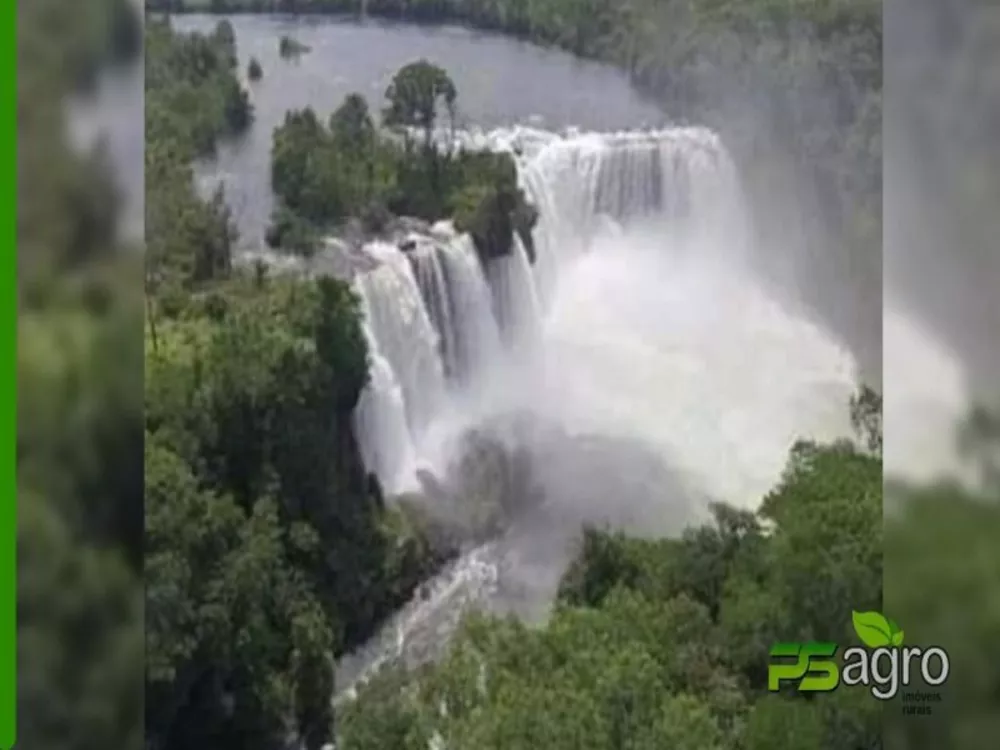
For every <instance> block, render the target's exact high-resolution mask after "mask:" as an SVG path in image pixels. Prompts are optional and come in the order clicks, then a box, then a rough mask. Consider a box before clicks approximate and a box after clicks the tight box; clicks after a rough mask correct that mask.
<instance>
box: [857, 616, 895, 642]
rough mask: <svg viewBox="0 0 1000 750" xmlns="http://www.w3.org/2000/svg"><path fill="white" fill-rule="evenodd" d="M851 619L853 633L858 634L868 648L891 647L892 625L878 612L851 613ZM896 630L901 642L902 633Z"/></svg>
mask: <svg viewBox="0 0 1000 750" xmlns="http://www.w3.org/2000/svg"><path fill="white" fill-rule="evenodd" d="M851 619H852V620H853V622H854V631H855V632H856V633H857V634H858V638H860V639H861V642H862V643H864V644H865V645H866V646H868V647H869V648H881V647H882V646H891V645H892V639H893V628H892V625H890V624H889V621H888V620H887V619H885V617H883V616H882V615H881V614H879V613H878V612H851ZM896 630H897V632H898V633H899V634H900V640H902V631H901V630H899V629H898V628H897V629H896Z"/></svg>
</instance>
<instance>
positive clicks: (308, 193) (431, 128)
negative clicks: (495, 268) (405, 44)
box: [268, 60, 537, 258]
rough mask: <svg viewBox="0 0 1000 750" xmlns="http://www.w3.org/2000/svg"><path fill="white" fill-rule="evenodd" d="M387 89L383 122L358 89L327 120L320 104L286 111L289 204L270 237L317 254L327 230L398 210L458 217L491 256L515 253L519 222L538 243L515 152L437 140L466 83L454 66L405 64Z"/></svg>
mask: <svg viewBox="0 0 1000 750" xmlns="http://www.w3.org/2000/svg"><path fill="white" fill-rule="evenodd" d="M385 97H386V102H387V104H386V106H385V109H384V111H383V113H382V126H383V127H382V128H379V127H378V126H377V124H376V122H375V119H374V117H373V115H372V113H371V110H370V108H369V105H368V102H367V101H366V100H365V98H364V97H363V96H362V95H361V94H357V93H355V94H350V95H348V96H347V97H346V98H345V99H344V101H343V102H342V103H341V105H340V106H339V107H338V108H337V109H336V110H335V111H334V112H333V114H332V115H331V116H330V118H329V121H328V123H326V124H324V123H322V122H321V121H320V119H319V118H318V117H317V115H316V113H315V112H314V111H313V110H312V109H305V110H302V111H296V112H289V113H288V114H287V115H286V116H285V122H284V124H283V125H282V126H280V127H279V128H277V129H276V130H275V133H274V146H273V149H272V161H271V185H272V188H273V189H274V192H275V195H277V196H278V198H279V200H280V204H279V206H278V208H277V209H276V212H275V216H274V217H273V223H272V227H271V229H270V231H269V232H268V241H269V243H270V244H271V245H272V246H275V247H284V248H286V249H288V250H291V251H293V252H307V253H308V252H311V250H312V249H314V238H315V237H316V236H317V235H318V233H319V232H320V231H322V230H324V229H330V228H332V227H336V226H337V225H339V224H342V223H344V222H345V221H347V220H348V219H351V218H360V219H361V220H362V222H363V224H364V225H365V227H366V228H367V229H368V230H369V231H377V230H378V229H380V228H382V226H383V225H384V224H385V223H386V222H387V221H388V219H389V217H390V216H393V215H394V216H409V217H416V218H420V219H425V220H427V221H437V220H440V219H447V218H455V220H456V226H457V227H458V228H459V229H460V230H461V231H468V232H470V234H472V236H473V238H474V240H475V243H476V247H477V248H478V249H479V251H480V253H481V255H482V256H483V257H484V258H490V257H497V256H501V255H506V254H508V253H510V251H511V248H512V243H513V240H514V232H515V231H517V232H518V233H519V234H520V235H521V237H522V238H523V239H524V240H525V241H526V244H528V245H529V246H530V236H531V235H530V230H531V227H532V226H533V225H534V222H535V220H536V218H537V215H536V212H535V209H534V208H533V207H532V206H530V204H528V202H527V200H526V198H525V196H524V193H523V192H522V191H521V190H520V188H519V187H518V185H517V170H516V167H515V165H514V161H513V157H512V156H510V155H509V154H500V153H488V152H480V151H466V150H464V149H457V150H455V149H453V148H450V147H448V146H447V145H442V144H441V142H440V140H439V139H435V132H436V128H437V127H438V118H439V110H440V109H441V108H442V107H443V108H444V109H445V110H446V111H447V113H448V115H449V121H450V123H453V120H454V111H455V106H456V101H457V97H458V92H457V91H456V89H455V85H454V83H453V82H452V80H451V78H450V77H449V76H448V74H447V72H446V71H444V70H443V69H441V68H439V67H438V66H436V65H432V64H431V63H429V62H427V61H426V60H417V61H415V62H413V63H410V64H409V65H406V66H404V67H403V68H401V69H400V70H399V71H398V72H397V73H396V75H395V76H394V77H393V80H392V82H391V83H390V84H389V87H388V88H387V90H386V92H385Z"/></svg>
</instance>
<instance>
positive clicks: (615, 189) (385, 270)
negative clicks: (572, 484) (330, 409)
mask: <svg viewBox="0 0 1000 750" xmlns="http://www.w3.org/2000/svg"><path fill="white" fill-rule="evenodd" d="M460 140H461V145H462V146H463V147H465V148H489V149H495V150H504V151H508V152H510V153H512V154H513V155H514V158H515V161H516V163H517V167H518V177H519V181H520V184H521V186H522V188H523V189H524V190H525V192H526V194H527V196H528V198H529V200H530V201H531V202H532V203H534V204H535V205H536V206H537V207H538V209H539V214H540V218H539V221H538V224H537V225H536V227H535V230H534V236H533V239H534V242H535V246H536V263H535V265H534V266H532V265H531V263H530V262H529V260H528V256H527V252H526V249H525V247H524V246H523V244H522V242H521V241H520V238H517V239H516V241H515V243H514V248H513V251H512V253H511V254H510V255H509V256H507V257H503V258H497V259H493V260H490V261H489V262H487V263H486V264H485V267H484V264H483V263H481V262H480V260H479V258H478V257H477V255H476V252H475V249H474V248H473V246H472V242H471V239H470V238H469V237H468V236H462V235H458V234H456V233H455V231H454V229H453V228H451V227H450V225H447V224H443V225H439V226H436V227H434V228H433V229H430V230H426V231H414V232H411V233H410V234H409V235H408V236H406V237H405V238H403V239H402V240H401V241H399V242H398V243H397V244H393V243H389V242H376V243H372V244H370V245H369V246H367V247H366V248H365V251H366V253H367V254H368V255H369V256H370V257H372V258H373V259H375V260H376V261H377V267H376V268H375V269H374V270H371V271H368V272H366V273H363V274H361V275H360V276H359V277H358V279H357V281H356V285H357V287H358V289H359V292H360V294H361V297H362V299H363V300H364V311H365V318H366V326H367V330H366V334H367V335H368V337H369V343H370V348H371V350H372V379H371V380H372V382H371V384H370V385H369V387H368V389H367V392H366V394H365V395H364V397H363V398H362V401H361V404H360V405H359V416H358V419H357V425H358V432H359V442H360V443H361V445H362V450H363V452H364V455H365V456H366V457H367V458H366V461H368V462H369V468H370V469H371V470H372V471H375V473H376V474H378V476H379V477H380V479H381V480H382V482H383V484H384V485H385V486H386V487H387V489H388V490H389V491H390V492H392V491H393V490H394V489H401V488H404V487H406V488H413V487H415V486H417V483H416V479H415V472H416V471H417V469H418V468H419V466H418V465H419V464H421V463H422V464H424V465H428V466H429V467H430V468H441V467H440V466H438V464H440V463H441V462H442V451H444V452H447V450H448V448H447V444H448V440H449V437H453V436H454V434H455V433H456V432H457V431H458V430H459V429H460V428H461V427H463V426H468V425H469V424H470V422H474V421H475V420H476V419H481V418H483V417H484V416H487V415H486V414H484V409H486V407H484V406H483V404H486V403H487V402H488V403H489V404H490V405H491V406H490V408H493V409H496V408H499V407H498V406H497V405H498V404H504V405H506V406H508V407H509V406H510V405H511V404H517V405H518V406H519V407H520V408H527V409H529V410H537V404H536V403H535V401H537V399H538V398H539V396H540V395H541V394H544V393H545V392H546V391H547V390H548V389H554V393H553V397H552V398H551V399H549V400H548V402H547V404H546V406H547V407H552V408H558V409H562V410H563V412H565V411H567V410H568V411H569V412H571V413H570V414H569V415H568V416H569V417H571V420H570V421H572V422H574V423H578V424H579V425H580V429H598V430H603V429H609V428H614V429H616V430H623V431H627V430H628V427H627V425H623V422H625V421H627V420H628V419H633V418H636V417H638V416H639V415H641V416H643V418H644V420H645V423H648V428H649V434H648V435H646V436H644V437H645V438H646V439H649V440H652V441H653V442H655V443H662V444H663V445H664V446H665V447H667V448H669V449H670V451H672V452H673V453H675V454H680V456H679V457H678V456H677V455H674V456H672V460H677V461H678V462H679V463H680V464H681V465H687V468H689V469H690V470H691V471H693V472H695V473H699V472H706V471H707V472H709V473H713V472H712V471H711V470H712V459H711V457H710V455H709V454H708V453H704V455H700V456H697V459H696V460H694V463H692V459H693V458H694V455H693V453H692V450H691V449H690V448H685V447H684V443H685V441H689V440H690V436H684V435H682V434H681V432H680V431H677V430H673V428H671V427H668V426H657V425H654V424H653V423H652V422H649V420H650V418H653V419H655V418H658V417H659V416H662V415H663V414H671V415H673V416H674V417H676V418H681V419H683V420H684V423H685V424H687V425H688V426H689V427H690V426H691V425H692V424H693V423H692V422H691V420H692V419H694V418H697V415H698V414H701V415H702V416H706V417H707V415H710V414H713V413H715V414H716V417H715V418H714V419H716V420H723V422H722V423H719V422H716V423H715V424H714V426H713V424H712V421H711V420H709V421H708V422H706V423H705V424H704V425H701V424H699V426H698V430H699V431H700V432H704V435H699V438H698V442H699V443H700V444H701V445H702V446H703V448H701V449H700V450H702V451H706V452H707V451H713V450H714V451H720V450H721V451H724V453H723V455H725V454H727V453H730V452H731V453H733V456H734V458H733V459H732V462H733V467H734V468H738V471H737V472H736V473H735V474H734V475H733V476H731V477H730V478H729V479H728V480H727V481H722V480H721V479H719V478H717V477H716V478H709V479H708V480H707V481H708V483H709V484H710V485H712V488H713V489H719V488H723V489H725V491H726V492H727V493H729V494H737V493H738V492H739V490H738V488H740V487H746V486H747V485H746V482H745V479H746V477H745V476H742V475H745V474H746V473H747V472H751V473H759V474H760V479H759V482H755V483H754V484H753V486H754V487H755V488H756V487H757V486H761V487H765V484H766V482H765V479H764V477H765V476H766V477H771V476H772V475H773V474H774V473H775V471H777V470H779V469H780V465H781V463H782V462H783V461H784V455H785V450H786V448H787V443H788V441H791V440H794V439H795V437H797V435H798V433H797V431H798V432H806V433H808V434H813V433H814V432H815V431H816V430H820V431H821V432H822V431H823V429H825V428H824V425H828V424H830V423H831V420H832V422H833V423H836V430H837V431H839V430H841V429H842V427H843V423H844V420H837V419H834V418H833V417H831V414H832V413H834V412H836V411H837V410H841V409H842V408H843V404H842V403H841V401H843V400H844V399H846V395H843V394H841V396H838V399H837V400H833V399H832V398H829V397H827V396H823V395H821V396H820V397H818V398H817V397H816V394H817V392H819V391H823V390H824V389H826V390H827V391H829V392H831V393H832V392H838V393H840V392H841V391H846V392H847V393H849V391H850V388H851V385H852V378H853V373H852V370H853V361H852V360H851V358H850V357H849V356H848V355H847V354H846V353H845V352H844V351H843V349H842V348H841V347H840V346H839V345H837V344H834V343H833V342H832V341H831V340H830V338H829V337H828V336H827V335H826V334H825V333H823V332H821V331H819V330H818V329H816V328H815V327H814V326H811V325H810V324H808V323H807V322H805V321H803V320H800V319H798V318H796V317H794V316H791V315H788V314H787V313H785V312H784V311H783V310H782V309H781V308H780V306H778V305H777V303H775V302H774V301H773V300H772V299H771V298H770V296H769V295H768V294H767V292H766V290H764V289H763V288H762V287H761V286H760V285H759V284H757V283H755V282H751V281H750V276H751V274H750V272H749V271H748V270H747V268H746V267H745V264H746V263H747V259H748V255H749V254H748V253H746V252H745V251H746V249H747V246H748V244H749V242H750V237H751V236H752V233H751V232H750V231H749V228H748V224H747V219H746V216H745V215H744V208H743V200H742V195H741V192H740V184H739V179H738V175H737V173H736V169H735V167H734V165H733V164H732V161H731V159H730V157H729V155H728V153H727V152H726V149H725V147H724V145H723V144H722V142H721V141H720V139H719V138H718V136H717V135H716V134H715V133H713V132H711V131H709V130H707V129H705V128H697V127H683V128H667V129H662V130H653V131H644V132H621V133H604V134H601V133H577V132H569V133H564V134H558V133H551V132H547V131H543V130H539V129H535V128H525V127H517V128H509V129H500V130H495V131H491V132H467V133H463V134H460ZM591 277H593V278H591ZM656 279H660V281H657V280H656ZM695 294H701V295H703V297H701V298H697V297H696V296H694V295H695ZM609 295H610V296H609ZM713 297H715V298H717V300H716V301H715V302H714V304H711V305H710V304H709V302H710V300H712V299H713ZM732 305H736V306H742V310H740V309H736V308H731V307H730V306H732ZM744 313H745V314H744ZM592 314H597V315H599V316H600V317H601V319H600V320H599V319H597V318H595V319H593V320H590V318H591V316H592ZM609 316H610V317H609ZM727 316H732V317H727ZM668 318H669V319H668ZM588 320H590V322H586V321H588ZM720 325H721V327H717V326H720ZM608 326H610V328H608ZM727 326H729V327H731V329H732V330H730V329H729V328H727ZM694 331H698V334H697V335H698V336H701V337H708V338H703V339H702V340H698V341H695V340H693V339H692V336H694V335H695V334H694V333H693V332H694ZM602 336H610V337H611V338H610V339H608V340H607V341H606V342H605V343H606V347H605V348H604V349H603V351H601V347H602V346H603V345H602V344H599V343H598V342H599V341H600V337H602ZM580 337H582V338H580ZM628 342H633V343H632V344H629V343H628ZM626 344H627V345H629V346H633V345H634V346H635V347H637V348H636V349H634V350H632V351H631V353H630V352H628V351H625V350H623V349H622V348H621V347H622V346H624V345H626ZM762 345H763V346H764V347H770V351H768V350H767V349H766V348H765V349H762V348H761V346H762ZM650 347H652V348H650ZM736 352H739V353H740V355H739V356H742V357H750V356H754V355H753V354H752V353H754V352H756V353H757V355H758V356H760V355H763V357H764V359H763V361H766V362H767V365H768V367H770V368H771V369H770V370H769V371H768V374H767V375H766V376H763V375H762V376H761V379H756V378H753V377H750V376H749V375H747V376H744V377H743V381H742V382H737V381H733V382H730V379H731V378H732V376H727V375H724V374H723V373H721V372H720V371H719V368H722V367H737V368H739V367H740V366H741V364H740V363H738V362H736V361H732V360H733V358H734V353H736ZM653 355H655V356H653ZM623 356H624V357H626V358H631V359H628V361H624V360H619V358H620V357H623ZM578 357H579V358H580V359H579V361H578V362H576V360H577V358H578ZM803 357H805V358H806V360H808V362H805V363H804V364H801V365H799V366H797V367H793V368H792V369H791V370H788V369H787V368H789V366H790V365H789V363H790V362H792V361H794V360H795V359H797V358H803ZM572 362H576V367H577V368H578V369H579V372H578V373H574V376H575V377H574V379H573V380H572V381H571V382H568V383H567V382H565V378H566V375H567V373H566V371H565V366H566V365H567V363H572ZM612 366H621V367H623V368H625V369H624V370H623V371H622V372H620V373H612V372H611V371H610V370H608V371H607V372H606V373H605V370H607V369H608V368H610V367H612ZM515 367H520V369H519V370H517V371H516V372H515V370H513V369H511V368H515ZM647 368H653V369H652V370H648V369H647ZM817 368H818V369H817ZM699 370H700V371H701V374H700V375H699V379H698V380H697V382H692V383H686V382H685V381H684V378H686V377H691V376H693V373H694V372H696V371H699ZM782 370H787V371H784V372H781V373H780V375H779V374H778V373H779V371H782ZM601 373H605V374H604V377H607V378H608V380H607V381H606V382H603V383H598V382H597V381H596V380H595V378H596V377H598V374H601ZM647 373H648V375H647ZM685 373H687V374H685ZM752 374H753V373H750V375H752ZM654 375H655V377H660V378H662V379H663V380H664V382H673V381H676V382H675V386H674V387H675V388H679V389H680V391H679V392H678V391H676V390H675V391H673V392H671V393H669V394H667V393H663V392H662V389H660V388H658V387H657V386H655V385H654V383H653V381H652V380H650V379H649V377H653V376H654ZM576 376H578V377H576ZM775 377H780V378H785V379H787V380H789V381H790V384H789V386H788V387H787V388H786V389H785V392H784V393H782V394H780V396H776V395H774V394H771V393H769V392H768V393H764V394H755V393H754V392H753V389H754V388H765V387H766V381H767V379H768V378H772V379H773V378H775ZM636 378H639V380H636ZM529 381H530V382H529ZM633 381H634V382H633ZM791 381H795V382H794V384H792V383H791ZM629 382H633V387H634V388H635V389H636V390H635V391H634V392H633V393H631V394H630V396H631V397H632V398H634V399H635V401H634V402H631V401H628V400H622V399H621V398H620V397H619V395H618V394H617V391H618V389H619V388H620V387H622V385H623V384H625V383H629ZM707 383H715V384H716V385H717V386H718V387H719V388H720V392H719V393H713V394H708V393H705V394H702V396H701V402H700V403H696V402H691V403H690V405H689V404H688V399H689V398H690V397H691V396H693V395H694V394H695V393H698V392H699V391H700V390H701V389H703V388H704V387H705V385H706V384H707ZM748 383H751V384H752V385H748ZM593 388H598V389H601V392H599V393H587V390H588V389H593ZM605 391H606V392H605ZM472 393H475V394H476V395H477V396H479V397H482V400H480V401H477V400H476V399H475V398H473V397H471V396H470V394H472ZM680 395H683V396H684V397H683V398H679V396H680ZM571 396H575V397H577V398H579V399H581V400H582V401H580V402H574V403H572V404H571V405H567V403H566V398H567V397H571ZM661 397H665V398H669V399H670V400H669V401H668V402H664V403H660V402H659V399H660V398H661ZM642 399H645V401H643V400H642ZM644 403H645V406H644V405H643V404H644ZM755 403H757V404H759V406H754V405H753V404H755ZM792 403H794V406H789V404H792ZM653 404H656V405H657V406H656V408H658V409H661V410H662V409H666V411H664V412H662V413H661V414H660V415H657V414H651V413H649V406H650V405H653ZM764 404H770V407H773V408H774V409H775V411H776V414H770V415H768V414H764V413H762V412H763V406H764ZM803 404H806V406H803ZM667 405H669V408H667ZM692 409H693V410H694V411H692ZM608 410H610V411H608ZM605 412H606V413H605ZM744 412H747V413H749V412H753V413H754V415H755V417H754V418H759V419H760V420H762V421H763V422H768V421H770V422H771V423H773V424H775V425H780V428H781V429H780V430H778V431H776V432H775V435H774V438H773V440H772V441H771V442H770V443H769V444H768V446H767V452H768V456H767V458H766V459H762V456H761V455H759V454H754V452H753V451H750V450H749V449H748V448H746V447H744V446H740V445H737V443H738V442H740V441H743V440H750V442H756V443H760V440H759V438H750V437H748V436H746V435H744V434H743V433H742V432H740V430H749V429H750V428H749V424H748V421H747V420H749V419H750V417H749V416H742V417H741V416H740V414H743V413H744ZM600 413H605V416H606V417H607V419H608V420H610V421H609V422H607V423H601V424H597V423H596V422H595V419H591V417H594V415H596V414H600ZM549 416H553V415H549ZM555 418H557V419H560V420H562V419H565V418H567V414H566V413H559V414H557V415H555ZM581 420H582V421H581ZM597 421H600V420H597ZM737 424H738V425H739V427H736V426H735V425H737ZM725 425H730V426H731V427H729V428H727V427H726V426H725ZM669 430H672V432H673V434H672V437H669V438H668V437H665V431H669ZM401 432H402V433H403V434H400V433H401ZM731 432H732V433H733V434H732V437H730V433H731ZM824 434H825V433H824ZM720 436H721V437H722V438H724V440H723V442H721V443H720ZM737 454H738V455H739V456H740V458H736V457H735V456H736V455H737ZM755 462H757V463H759V465H760V467H761V468H759V469H755V468H754V463H755ZM761 472H762V473H761ZM736 475H741V476H736ZM765 488H766V487H765Z"/></svg>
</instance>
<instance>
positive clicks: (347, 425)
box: [146, 279, 433, 748]
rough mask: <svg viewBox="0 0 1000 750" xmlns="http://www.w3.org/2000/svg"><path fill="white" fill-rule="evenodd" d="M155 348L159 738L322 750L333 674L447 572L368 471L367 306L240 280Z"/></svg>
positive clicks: (150, 713) (342, 292) (151, 643)
mask: <svg viewBox="0 0 1000 750" xmlns="http://www.w3.org/2000/svg"><path fill="white" fill-rule="evenodd" d="M147 347H148V348H147V355H146V384H147V385H146V582H147V607H146V627H147V643H148V646H147V662H146V666H147V673H148V681H147V688H146V697H147V731H148V732H149V733H150V734H151V735H152V736H154V737H157V738H159V739H160V740H161V741H162V742H163V743H164V745H163V746H164V747H189V746H192V745H195V746H198V745H201V744H203V743H204V742H205V741H206V740H207V738H209V737H211V738H212V740H213V742H214V745H215V746H216V747H218V746H220V745H221V746H226V747H242V748H248V747H262V748H263V747H270V746H273V743H274V742H275V741H276V739H277V738H280V737H281V736H282V735H283V732H285V731H287V729H289V728H292V729H296V730H298V731H299V732H300V734H301V735H302V736H303V737H305V738H306V740H307V742H308V744H309V746H310V747H317V746H318V744H317V743H321V742H322V741H323V740H325V738H326V736H327V733H328V731H329V722H330V717H329V712H330V706H329V699H328V698H329V695H330V694H331V693H332V689H333V685H332V679H333V676H332V670H331V669H330V659H331V657H332V656H333V655H334V654H336V653H339V652H340V651H341V650H342V649H343V648H350V647H353V646H356V645H357V644H358V642H359V641H360V640H362V639H363V638H365V637H367V636H368V635H370V634H371V632H372V631H373V629H374V627H375V626H376V625H377V624H378V623H379V622H380V621H381V619H382V618H384V617H385V616H386V615H387V614H388V613H389V612H390V611H391V610H392V609H393V608H395V607H397V606H399V605H401V604H402V602H404V601H405V599H406V598H407V597H408V595H409V594H410V592H411V591H412V590H413V589H414V588H415V587H416V585H417V584H418V583H419V582H420V581H421V580H423V578H424V577H426V576H427V575H428V574H429V573H430V572H431V569H432V568H431V566H432V563H433V556H432V555H431V553H430V551H429V550H428V549H427V548H426V545H425V543H424V542H423V541H422V539H421V538H420V537H419V536H418V535H416V534H414V533H411V532H407V531H406V529H405V519H403V518H401V517H397V516H398V513H396V512H394V511H386V510H385V509H384V508H383V507H382V505H381V500H380V498H379V496H378V494H377V491H373V490H372V487H371V486H370V484H369V481H368V479H367V477H366V474H365V472H364V469H363V467H362V466H361V465H360V462H359V460H358V456H357V450H356V448H355V446H354V442H353V437H352V434H351V421H350V414H351V410H352V409H353V407H354V405H355V403H356V401H357V398H358V394H359V392H360V389H361V387H362V386H363V385H364V383H365V381H366V379H367V364H366V358H365V345H364V339H363V337H362V335H361V330H360V326H359V314H358V311H357V301H356V300H355V298H354V297H353V294H352V293H351V292H350V291H349V289H348V287H347V286H346V285H344V284H343V283H342V282H337V281H333V280H322V281H319V282H316V283H309V284H307V283H304V282H300V281H293V280H287V281H285V280H269V279H263V280H261V281H256V280H252V279H236V280H234V281H232V282H230V283H229V284H226V285H223V286H216V287H214V288H213V289H212V291H210V292H208V293H207V294H205V295H203V296H200V297H196V298H192V299H191V300H190V302H189V306H188V307H187V308H186V309H185V310H184V312H183V314H182V315H180V316H178V317H176V318H174V319H171V320H164V321H162V322H161V323H160V325H158V326H157V329H156V335H155V338H154V337H153V336H152V335H151V336H150V337H149V338H148V339H147ZM227 701H232V702H234V705H235V708H234V709H232V713H231V714H229V713H227V709H226V705H227ZM289 717H294V718H295V722H293V724H292V725H291V727H287V726H286V722H287V721H288V719H289Z"/></svg>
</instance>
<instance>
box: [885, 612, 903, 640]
mask: <svg viewBox="0 0 1000 750" xmlns="http://www.w3.org/2000/svg"><path fill="white" fill-rule="evenodd" d="M886 619H887V620H888V622H889V632H890V634H891V635H892V645H893V646H902V645H903V631H902V630H900V628H899V625H897V624H896V621H895V620H893V619H892V618H891V617H889V618H886Z"/></svg>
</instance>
